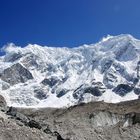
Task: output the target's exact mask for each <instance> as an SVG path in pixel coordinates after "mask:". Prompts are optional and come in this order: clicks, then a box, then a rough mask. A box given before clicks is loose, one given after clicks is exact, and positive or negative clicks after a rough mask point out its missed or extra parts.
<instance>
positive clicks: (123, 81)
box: [0, 35, 140, 107]
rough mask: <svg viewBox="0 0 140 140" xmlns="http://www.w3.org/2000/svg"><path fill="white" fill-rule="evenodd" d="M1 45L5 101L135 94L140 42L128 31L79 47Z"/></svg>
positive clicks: (27, 103) (61, 101)
mask: <svg viewBox="0 0 140 140" xmlns="http://www.w3.org/2000/svg"><path fill="white" fill-rule="evenodd" d="M3 50H4V51H5V52H6V55H4V56H1V57H0V67H1V69H0V94H2V95H3V96H4V97H5V98H6V100H7V102H8V105H9V106H11V105H12V106H19V107H68V106H71V105H75V104H78V103H80V102H89V101H101V100H103V101H105V102H114V103H116V102H120V101H124V100H133V99H137V98H138V97H139V94H140V82H139V69H140V57H139V56H140V41H139V40H137V39H135V38H133V37H132V36H131V35H119V36H108V37H106V38H103V39H102V41H100V42H99V43H96V44H91V45H83V46H80V47H77V48H55V47H47V46H44V47H42V46H39V45H31V44H30V45H28V46H26V47H24V48H21V47H18V46H15V45H14V44H9V45H7V46H6V47H4V48H3Z"/></svg>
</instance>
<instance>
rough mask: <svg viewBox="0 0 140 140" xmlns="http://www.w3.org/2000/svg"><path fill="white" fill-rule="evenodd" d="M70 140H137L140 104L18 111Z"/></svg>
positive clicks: (97, 103)
mask: <svg viewBox="0 0 140 140" xmlns="http://www.w3.org/2000/svg"><path fill="white" fill-rule="evenodd" d="M18 111H19V112H22V113H23V114H25V115H26V116H29V117H31V118H33V119H35V120H36V121H37V122H39V123H40V125H41V126H42V128H43V129H45V130H46V133H50V130H51V131H53V132H54V131H57V132H58V133H59V134H60V135H61V137H62V138H63V139H69V140H139V139H140V100H134V101H127V102H122V103H118V104H111V103H104V102H91V103H88V104H80V105H77V106H73V107H70V108H68V109H52V108H46V109H45V108H44V109H25V110H24V109H18Z"/></svg>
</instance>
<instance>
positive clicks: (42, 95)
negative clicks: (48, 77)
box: [34, 89, 47, 100]
mask: <svg viewBox="0 0 140 140" xmlns="http://www.w3.org/2000/svg"><path fill="white" fill-rule="evenodd" d="M34 92H35V97H36V98H38V99H39V100H43V99H46V98H47V95H46V93H44V91H43V90H41V89H38V90H34Z"/></svg>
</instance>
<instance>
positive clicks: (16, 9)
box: [0, 0, 140, 47]
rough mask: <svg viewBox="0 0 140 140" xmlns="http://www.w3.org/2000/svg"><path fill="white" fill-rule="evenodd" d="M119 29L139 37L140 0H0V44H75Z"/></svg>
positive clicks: (93, 41) (111, 33) (86, 41)
mask: <svg viewBox="0 0 140 140" xmlns="http://www.w3.org/2000/svg"><path fill="white" fill-rule="evenodd" d="M122 33H129V34H132V35H133V36H134V37H136V38H140V0H0V47H2V46H3V45H5V44H7V43H10V42H13V43H15V44H16V45H20V46H25V45H27V44H28V43H32V44H34V43H36V44H40V45H48V46H56V47H57V46H68V47H75V46H79V45H82V44H90V43H95V42H97V41H98V40H100V39H101V38H102V37H103V36H106V35H107V34H110V35H118V34H122Z"/></svg>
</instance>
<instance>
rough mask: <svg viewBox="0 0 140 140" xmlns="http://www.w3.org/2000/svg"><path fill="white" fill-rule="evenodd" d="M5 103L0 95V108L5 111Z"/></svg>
mask: <svg viewBox="0 0 140 140" xmlns="http://www.w3.org/2000/svg"><path fill="white" fill-rule="evenodd" d="M6 107H7V103H6V101H5V99H4V97H3V96H2V95H0V108H2V109H6Z"/></svg>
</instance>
